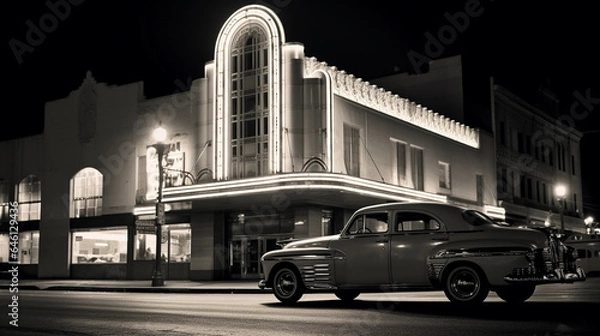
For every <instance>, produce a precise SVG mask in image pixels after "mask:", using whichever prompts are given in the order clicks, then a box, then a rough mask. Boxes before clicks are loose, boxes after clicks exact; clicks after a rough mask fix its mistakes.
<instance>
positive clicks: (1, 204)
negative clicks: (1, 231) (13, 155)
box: [0, 180, 10, 221]
mask: <svg viewBox="0 0 600 336" xmlns="http://www.w3.org/2000/svg"><path fill="white" fill-rule="evenodd" d="M8 188H9V183H8V181H7V180H0V221H6V220H8V219H9V213H8V212H9V210H8V209H9V208H10V201H9V199H8V198H9V193H8Z"/></svg>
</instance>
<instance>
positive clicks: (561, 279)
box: [504, 267, 586, 284]
mask: <svg viewBox="0 0 600 336" xmlns="http://www.w3.org/2000/svg"><path fill="white" fill-rule="evenodd" d="M585 279H586V275H585V272H584V270H583V269H582V268H581V267H578V268H577V271H576V272H568V273H565V272H564V270H562V269H557V270H554V273H549V274H544V275H541V276H527V275H525V276H518V275H512V274H511V275H507V276H505V277H504V280H505V281H507V282H510V283H525V282H529V283H538V284H543V283H572V282H577V281H585Z"/></svg>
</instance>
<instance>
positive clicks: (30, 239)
mask: <svg viewBox="0 0 600 336" xmlns="http://www.w3.org/2000/svg"><path fill="white" fill-rule="evenodd" d="M39 252H40V232H39V231H27V232H19V263H20V264H37V263H38V262H39V259H38V258H39Z"/></svg>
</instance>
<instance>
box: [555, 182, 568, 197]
mask: <svg viewBox="0 0 600 336" xmlns="http://www.w3.org/2000/svg"><path fill="white" fill-rule="evenodd" d="M554 193H555V194H556V197H558V198H563V197H565V195H566V194H567V188H566V187H565V186H564V185H562V184H559V185H557V186H556V188H554Z"/></svg>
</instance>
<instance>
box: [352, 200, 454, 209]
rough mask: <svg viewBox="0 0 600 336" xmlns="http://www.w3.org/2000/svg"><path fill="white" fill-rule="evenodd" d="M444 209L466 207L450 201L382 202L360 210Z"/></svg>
mask: <svg viewBox="0 0 600 336" xmlns="http://www.w3.org/2000/svg"><path fill="white" fill-rule="evenodd" d="M436 209H437V210H438V211H439V210H443V209H458V210H465V209H466V208H464V207H461V206H458V205H454V204H448V203H436V202H389V203H381V204H373V205H368V206H365V207H362V208H360V209H359V210H358V211H368V210H424V211H431V210H436Z"/></svg>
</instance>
